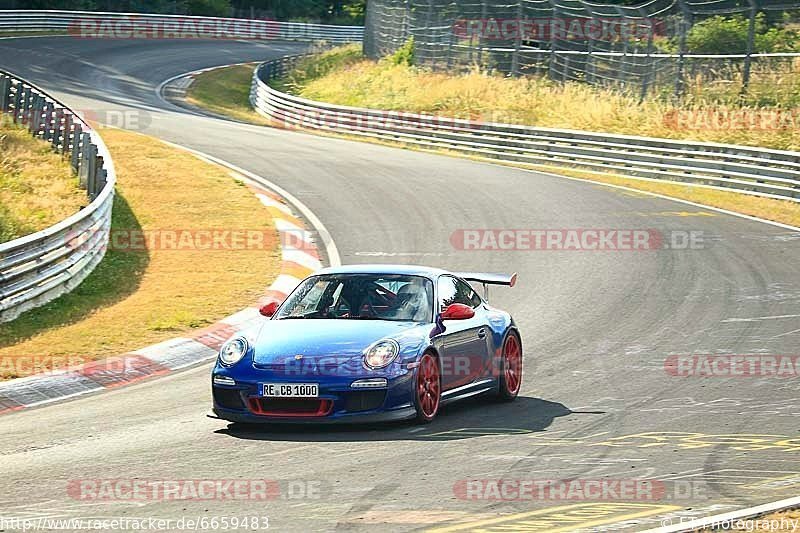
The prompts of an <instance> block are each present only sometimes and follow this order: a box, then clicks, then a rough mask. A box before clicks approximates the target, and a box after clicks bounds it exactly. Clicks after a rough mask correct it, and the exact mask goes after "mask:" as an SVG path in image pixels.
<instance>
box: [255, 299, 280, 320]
mask: <svg viewBox="0 0 800 533" xmlns="http://www.w3.org/2000/svg"><path fill="white" fill-rule="evenodd" d="M277 310H278V302H270V303H268V304H266V305H263V306H261V309H259V310H258V312H259V313H261V314H262V315H264V316H266V317H271V316H272V315H274V314H275V312H276V311H277Z"/></svg>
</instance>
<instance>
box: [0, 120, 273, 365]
mask: <svg viewBox="0 0 800 533" xmlns="http://www.w3.org/2000/svg"><path fill="white" fill-rule="evenodd" d="M102 135H103V138H104V139H105V141H106V143H107V144H108V146H109V149H110V150H111V153H112V155H113V157H114V162H115V165H116V168H117V173H118V179H119V182H118V186H117V200H116V202H115V206H114V223H113V227H114V230H115V231H124V230H128V229H133V230H136V229H138V228H141V230H142V231H144V232H146V233H150V232H153V233H156V232H158V231H160V230H190V229H201V230H208V229H230V230H263V231H266V232H267V233H268V234H269V235H271V236H273V240H272V242H273V243H274V242H277V235H276V234H275V233H274V231H275V230H274V225H273V223H272V219H271V217H270V216H269V214H268V211H267V209H266V208H265V207H264V206H263V205H262V204H261V203H260V202H259V201H258V199H257V198H256V197H255V196H254V195H253V193H252V192H251V191H250V190H248V189H247V188H246V187H245V186H244V185H243V184H241V183H239V182H237V181H235V180H234V179H233V178H232V177H231V175H230V174H229V173H228V171H227V170H225V169H223V168H221V167H217V166H215V165H212V164H209V163H206V162H204V161H201V160H200V159H198V158H196V157H195V156H193V155H191V154H188V153H186V152H183V151H180V150H177V149H175V148H172V147H170V146H167V145H165V144H163V143H161V142H160V141H158V140H156V139H153V138H150V137H145V136H142V135H138V134H134V133H129V132H124V131H120V130H109V129H106V130H103V131H102ZM279 259H280V252H279V250H278V249H277V248H276V247H275V246H270V247H269V249H267V250H263V249H260V250H259V249H240V250H233V251H203V250H186V251H176V250H157V249H148V250H146V252H145V253H142V252H132V251H120V250H113V249H112V250H109V252H108V253H107V255H106V258H105V259H104V260H103V262H102V263H101V264H100V265H99V266H98V268H97V270H96V271H95V272H94V273H93V274H92V275H91V276H89V278H87V280H86V281H84V283H82V284H81V285H80V286H79V287H78V289H77V290H75V291H74V292H72V293H70V294H68V295H65V296H63V297H62V298H59V299H58V300H56V301H55V302H53V303H51V304H49V305H47V306H44V307H42V308H39V309H36V310H33V311H30V312H28V313H25V314H24V315H22V316H21V317H20V318H18V319H17V320H15V321H12V322H10V323H8V324H2V325H0V357H6V358H9V359H8V360H12V359H13V358H15V357H32V356H42V357H46V356H73V357H75V358H80V359H95V358H102V357H105V356H110V355H116V354H119V353H123V352H125V351H128V350H132V349H136V348H140V347H142V346H146V345H148V344H151V343H154V342H158V341H161V340H165V339H168V338H172V337H176V336H179V335H181V334H184V333H186V332H190V331H191V330H193V329H197V328H201V327H203V326H206V325H208V324H211V323H213V322H215V321H216V320H218V319H220V318H222V317H224V316H226V315H228V314H230V313H232V312H235V311H238V310H239V309H241V308H243V307H245V306H247V305H251V304H252V303H253V302H255V301H256V299H257V298H258V297H259V296H260V295H262V294H263V293H264V290H265V289H266V287H267V286H268V285H269V283H270V282H271V280H272V279H273V278H274V277H275V275H276V273H277V271H278V268H279V264H280V263H279ZM3 377H6V378H8V377H14V374H13V373H9V372H6V373H5V375H4V376H3Z"/></svg>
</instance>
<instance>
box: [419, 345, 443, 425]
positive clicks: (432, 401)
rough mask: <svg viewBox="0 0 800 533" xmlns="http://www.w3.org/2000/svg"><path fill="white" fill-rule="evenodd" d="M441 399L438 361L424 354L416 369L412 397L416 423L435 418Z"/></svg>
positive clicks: (428, 354) (431, 355)
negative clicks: (415, 411) (414, 405)
mask: <svg viewBox="0 0 800 533" xmlns="http://www.w3.org/2000/svg"><path fill="white" fill-rule="evenodd" d="M441 397H442V378H441V372H440V371H439V361H438V360H437V359H436V357H435V356H434V355H433V354H430V353H426V354H425V355H423V356H422V359H420V362H419V367H418V368H417V382H416V384H415V395H414V399H415V404H416V408H417V421H419V422H424V423H427V422H430V421H432V420H433V419H434V418H436V414H437V413H438V412H439V402H440V401H441Z"/></svg>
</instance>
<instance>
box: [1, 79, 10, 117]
mask: <svg viewBox="0 0 800 533" xmlns="http://www.w3.org/2000/svg"><path fill="white" fill-rule="evenodd" d="M10 105H11V78H9V77H8V76H4V75H2V74H0V113H8V110H9V106H10Z"/></svg>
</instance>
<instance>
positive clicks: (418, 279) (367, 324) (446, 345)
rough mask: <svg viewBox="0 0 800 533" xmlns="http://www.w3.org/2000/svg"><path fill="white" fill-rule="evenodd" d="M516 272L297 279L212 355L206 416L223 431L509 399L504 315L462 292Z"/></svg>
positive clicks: (415, 414)
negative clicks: (224, 425) (224, 424)
mask: <svg viewBox="0 0 800 533" xmlns="http://www.w3.org/2000/svg"><path fill="white" fill-rule="evenodd" d="M515 281H516V274H513V275H503V274H472V273H470V274H466V273H461V274H454V273H450V272H447V271H444V270H439V269H434V268H427V267H418V266H392V265H360V266H347V267H336V268H327V269H323V270H320V271H318V272H317V273H315V274H313V275H311V276H309V277H308V278H306V279H305V280H303V281H302V282H301V283H300V284H299V285H298V286H297V288H296V289H295V290H294V291H293V292H292V293H291V294H290V295H289V296H288V298H287V299H286V300H285V301H284V302H283V303H281V304H278V303H270V304H267V305H266V306H264V307H263V308H261V314H262V315H264V316H266V317H268V318H269V320H264V322H263V324H262V325H261V326H260V328H259V329H258V331H257V332H256V333H254V334H253V335H249V336H248V335H238V336H235V337H233V338H232V339H231V340H229V341H228V342H226V343H225V344H224V345H223V346H222V349H221V350H220V353H219V357H218V358H217V363H216V365H215V366H214V370H213V373H212V378H211V380H212V390H213V397H214V408H213V412H214V415H215V416H216V417H217V418H221V419H224V420H229V421H232V422H244V423H259V422H297V421H313V422H350V421H353V422H355V421H359V422H362V421H385V420H402V419H416V420H418V421H420V422H430V421H432V420H433V419H434V418H435V417H436V415H437V413H438V412H439V408H440V406H441V405H442V404H444V403H446V402H450V401H452V400H456V399H460V398H465V397H468V396H474V395H476V394H480V393H484V392H486V393H491V394H493V395H494V396H496V397H497V398H499V399H501V400H507V401H508V400H513V399H514V398H516V397H517V394H519V390H520V386H521V382H522V359H523V358H522V341H521V338H520V334H519V331H518V330H517V327H516V325H515V324H514V320H513V319H512V318H511V315H510V314H508V313H506V312H505V311H501V310H499V309H495V308H494V307H491V306H490V305H489V304H488V303H487V302H486V300H485V297H482V296H481V295H479V294H478V293H477V292H476V291H475V290H474V289H473V288H472V286H471V285H470V284H469V283H468V282H473V283H479V284H482V285H483V288H484V292H485V291H486V287H487V285H488V284H495V285H507V286H513V285H514V283H515Z"/></svg>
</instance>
